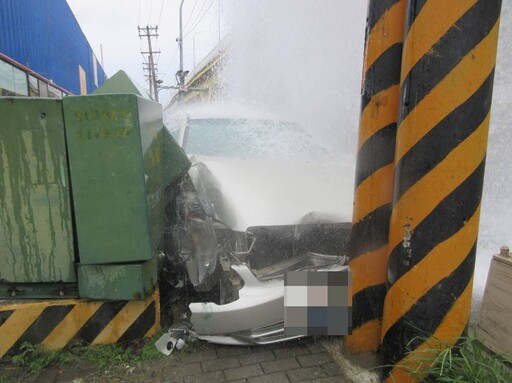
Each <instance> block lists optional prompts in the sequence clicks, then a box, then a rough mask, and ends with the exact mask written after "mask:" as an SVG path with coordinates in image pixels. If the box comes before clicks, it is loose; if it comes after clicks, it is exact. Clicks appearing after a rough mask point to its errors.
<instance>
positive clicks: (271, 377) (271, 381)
mask: <svg viewBox="0 0 512 383" xmlns="http://www.w3.org/2000/svg"><path fill="white" fill-rule="evenodd" d="M288 382H289V380H288V378H287V377H286V374H285V373H284V372H276V373H274V374H267V375H262V376H256V377H254V378H249V383H288Z"/></svg>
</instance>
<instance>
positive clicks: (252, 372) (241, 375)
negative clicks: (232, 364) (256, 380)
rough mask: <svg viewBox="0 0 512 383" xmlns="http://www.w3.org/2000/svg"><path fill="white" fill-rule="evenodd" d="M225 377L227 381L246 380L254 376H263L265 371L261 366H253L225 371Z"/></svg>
mask: <svg viewBox="0 0 512 383" xmlns="http://www.w3.org/2000/svg"><path fill="white" fill-rule="evenodd" d="M224 375H225V376H226V378H227V380H237V379H245V378H250V377H253V376H258V375H263V370H262V369H261V367H260V366H259V365H257V364H252V365H250V366H244V367H238V368H230V369H227V370H224Z"/></svg>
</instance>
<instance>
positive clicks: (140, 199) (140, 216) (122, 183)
mask: <svg viewBox="0 0 512 383" xmlns="http://www.w3.org/2000/svg"><path fill="white" fill-rule="evenodd" d="M63 104H64V119H65V126H66V137H67V144H68V154H69V167H70V174H71V184H72V189H73V205H74V213H75V222H76V232H77V241H78V248H79V258H80V263H79V265H78V283H79V291H80V296H82V297H86V298H97V299H98V298H100V299H101V298H103V299H133V298H144V297H145V296H147V295H148V294H150V293H151V292H152V289H153V286H154V285H155V284H156V269H157V268H156V261H155V257H156V255H157V254H158V252H160V251H163V233H164V225H165V205H166V203H167V198H166V193H165V189H166V187H167V186H168V185H170V184H172V183H173V182H175V181H176V180H178V179H179V178H180V177H181V176H182V175H183V173H185V172H186V170H187V169H188V167H189V166H190V163H189V161H188V158H187V156H186V155H185V154H184V152H183V151H182V150H181V148H180V147H179V146H178V145H177V144H176V142H175V141H174V140H173V139H172V137H171V136H170V134H169V132H168V131H167V129H166V128H165V127H164V126H163V123H162V109H161V105H160V104H158V103H156V102H153V101H150V100H147V99H144V98H141V97H138V96H136V95H132V94H101V95H92V96H79V97H66V98H65V99H64V100H63ZM123 265H124V267H125V268H127V269H125V270H124V271H122V272H120V270H121V269H120V266H123ZM120 275H121V276H122V277H120ZM102 291H103V296H101V292H102ZM99 295H100V296H99Z"/></svg>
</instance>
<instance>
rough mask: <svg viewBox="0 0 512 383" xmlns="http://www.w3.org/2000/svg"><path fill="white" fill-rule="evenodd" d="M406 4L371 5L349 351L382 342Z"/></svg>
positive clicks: (378, 1)
mask: <svg viewBox="0 0 512 383" xmlns="http://www.w3.org/2000/svg"><path fill="white" fill-rule="evenodd" d="M405 5H406V0H399V1H397V0H384V1H383V0H371V1H370V2H369V5H368V19H367V28H366V44H365V55H364V65H363V84H362V88H363V89H362V103H361V118H360V127H359V143H358V153H357V165H356V181H355V196H354V213H353V218H352V222H353V229H352V236H351V238H350V242H349V251H348V254H349V256H350V267H351V270H352V276H353V278H352V281H353V282H352V294H353V297H352V305H353V331H352V335H351V336H348V337H346V338H345V345H346V347H347V348H348V349H349V350H350V351H351V352H363V351H376V350H377V348H378V347H379V343H380V332H381V318H382V308H383V304H384V296H385V293H386V286H385V282H386V268H387V266H386V265H387V242H388V234H389V217H390V214H391V202H392V196H393V160H394V154H395V134H396V127H397V124H396V122H397V117H398V99H399V82H400V62H401V59H402V40H403V32H404V18H405Z"/></svg>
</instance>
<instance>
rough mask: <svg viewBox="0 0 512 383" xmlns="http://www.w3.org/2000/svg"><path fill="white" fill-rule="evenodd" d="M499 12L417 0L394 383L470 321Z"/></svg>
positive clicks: (396, 251) (496, 2)
mask: <svg viewBox="0 0 512 383" xmlns="http://www.w3.org/2000/svg"><path fill="white" fill-rule="evenodd" d="M500 9H501V0H457V1H448V2H447V1H444V0H430V1H424V0H408V5H407V16H406V20H407V21H406V26H405V28H406V31H405V33H406V37H405V41H404V52H403V59H402V73H401V79H400V83H401V91H400V114H399V125H398V126H399V127H398V130H397V134H396V151H395V186H394V195H393V211H392V214H391V221H390V236H389V263H388V292H387V295H386V300H385V304H384V316H383V322H382V336H383V338H382V350H383V353H384V356H385V363H386V364H389V365H395V367H394V368H388V369H387V370H386V375H387V381H388V382H411V381H413V378H412V376H411V375H410V374H408V372H407V371H408V370H409V371H410V368H413V369H414V368H417V367H419V368H420V370H421V367H420V364H419V361H418V360H415V356H418V355H419V352H420V351H421V350H424V349H426V348H429V347H432V346H436V345H439V341H441V342H444V343H446V344H454V343H455V342H457V339H458V338H459V337H460V336H461V335H462V334H463V332H464V330H465V328H466V325H467V323H468V319H469V313H470V304H471V291H472V281H473V273H474V263H475V250H476V241H477V234H478V223H479V215H480V205H481V196H482V184H483V177H484V165H485V156H486V149H487V136H488V128H489V115H490V107H491V97H492V86H493V77H494V66H495V60H496V49H497V40H498V27H499V16H500ZM354 279H355V276H354ZM409 351H412V352H409ZM420 356H422V357H424V354H422V355H420Z"/></svg>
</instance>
